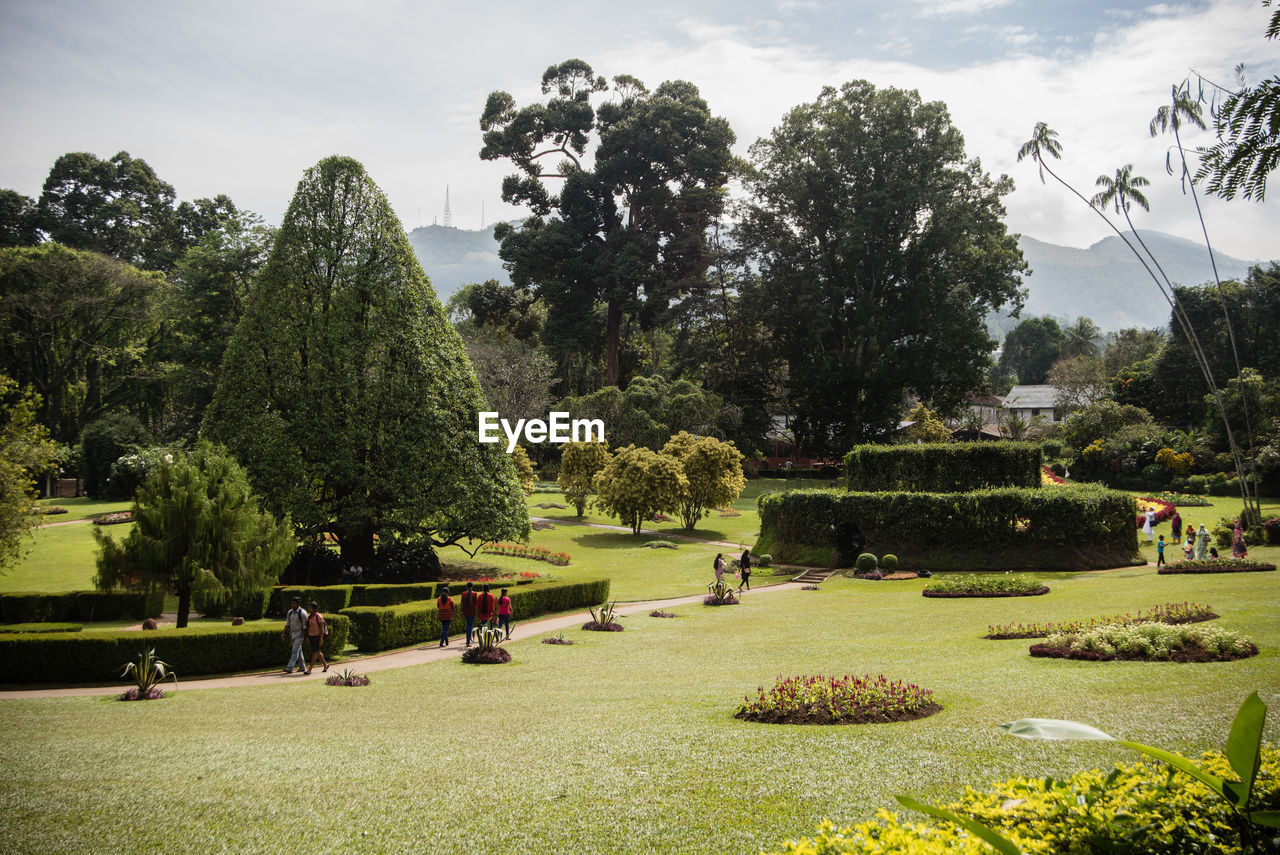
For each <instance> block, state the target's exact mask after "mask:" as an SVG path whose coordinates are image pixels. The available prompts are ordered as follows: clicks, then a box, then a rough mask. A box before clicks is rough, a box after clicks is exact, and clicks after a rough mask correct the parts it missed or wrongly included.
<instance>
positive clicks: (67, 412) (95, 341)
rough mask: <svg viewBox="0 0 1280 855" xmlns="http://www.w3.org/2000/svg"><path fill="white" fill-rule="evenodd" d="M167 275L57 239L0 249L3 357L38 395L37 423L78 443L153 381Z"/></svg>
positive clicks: (16, 376) (0, 358)
mask: <svg viewBox="0 0 1280 855" xmlns="http://www.w3.org/2000/svg"><path fill="white" fill-rule="evenodd" d="M165 291H166V285H165V281H164V279H163V278H162V277H161V276H160V275H159V274H156V273H143V272H142V271H140V270H137V269H135V268H133V267H130V266H129V265H127V264H124V263H122V262H120V261H117V260H116V259H114V258H108V257H107V256H105V255H100V254H98V253H96V252H80V251H77V250H73V249H68V248H67V247H65V246H62V245H60V244H56V243H46V244H41V245H40V246H35V247H20V248H15V249H6V250H0V364H3V365H4V366H5V367H6V369H7V370H8V371H9V372H11V373H12V375H13V377H14V379H16V380H17V381H18V382H19V383H21V384H23V385H30V386H31V387H32V388H33V389H35V391H36V392H37V393H39V395H40V398H41V404H40V412H39V420H40V423H41V424H43V425H45V426H46V427H47V428H49V432H50V433H51V434H52V435H53V438H54V439H56V440H58V441H59V442H64V443H70V442H75V440H76V438H77V437H78V436H79V435H80V430H81V428H83V427H84V425H85V424H87V423H88V422H90V421H92V420H94V419H95V418H97V417H98V416H100V415H102V414H103V413H105V412H107V411H109V410H112V409H115V408H121V407H127V406H129V405H131V404H132V403H134V402H136V401H137V400H138V398H139V397H140V395H141V394H142V393H143V392H144V391H145V387H146V386H147V385H148V384H149V383H150V382H151V380H152V371H151V368H150V367H149V366H148V365H147V351H148V348H149V346H150V345H151V344H152V343H153V342H154V340H155V338H156V336H157V335H158V334H159V332H160V330H159V323H158V312H157V311H156V308H157V304H158V302H159V301H160V300H161V299H162V298H163V296H164V292H165Z"/></svg>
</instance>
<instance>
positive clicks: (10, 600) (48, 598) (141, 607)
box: [0, 591, 164, 623]
mask: <svg viewBox="0 0 1280 855" xmlns="http://www.w3.org/2000/svg"><path fill="white" fill-rule="evenodd" d="M163 611H164V594H147V593H143V592H139V591H113V592H110V593H106V594H104V593H101V592H99V591H66V592H63V593H57V594H49V593H41V592H34V591H33V592H25V591H23V592H14V593H9V594H0V623H44V622H46V621H57V622H62V623H76V622H82V623H89V622H92V621H108V620H124V619H126V618H129V619H132V620H142V619H144V618H148V617H154V616H156V615H158V614H160V613H161V612H163Z"/></svg>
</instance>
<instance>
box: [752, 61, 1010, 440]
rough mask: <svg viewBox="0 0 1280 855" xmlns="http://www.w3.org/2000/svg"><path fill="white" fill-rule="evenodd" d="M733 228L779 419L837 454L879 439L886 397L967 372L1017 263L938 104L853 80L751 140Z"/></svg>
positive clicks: (944, 396) (946, 401) (951, 387)
mask: <svg viewBox="0 0 1280 855" xmlns="http://www.w3.org/2000/svg"><path fill="white" fill-rule="evenodd" d="M751 154H752V160H753V162H754V165H755V167H756V172H755V173H754V175H753V176H752V177H751V178H750V180H749V181H748V190H749V191H750V194H751V197H750V202H749V204H748V206H747V210H746V211H745V216H744V218H743V221H742V224H741V226H740V228H739V229H738V238H739V240H740V241H741V242H742V243H743V244H744V245H745V246H747V247H749V248H750V249H752V250H753V251H754V252H755V253H756V254H757V256H758V259H759V264H760V277H761V289H762V291H763V296H764V298H765V299H764V305H765V313H766V314H765V317H766V322H767V323H768V324H769V325H770V326H771V327H772V329H773V333H774V336H775V338H776V340H777V342H778V347H779V353H780V355H781V356H782V357H783V358H784V359H785V360H786V361H787V363H788V366H789V383H790V391H791V395H792V397H793V399H794V401H795V405H796V420H795V422H794V427H795V430H796V432H797V434H798V436H799V437H800V438H801V439H802V440H803V441H807V443H808V444H809V445H810V446H811V447H812V448H814V449H819V450H820V449H825V450H830V451H838V450H841V449H845V448H848V447H850V446H851V445H853V444H855V443H857V442H861V441H865V440H867V439H873V438H878V437H883V436H885V435H886V434H887V433H888V432H889V430H890V429H891V428H892V427H893V426H894V425H895V424H896V422H897V419H898V413H899V409H900V406H901V403H902V395H903V392H904V391H905V390H914V391H915V392H916V394H918V395H919V396H920V397H922V398H925V399H928V400H932V401H933V402H934V403H935V404H937V405H938V406H940V407H941V408H943V409H948V408H950V407H952V406H958V405H959V403H960V402H961V401H962V400H963V397H964V395H965V393H966V392H968V391H969V390H970V389H972V388H975V387H977V386H978V385H979V384H980V383H981V382H982V378H983V371H984V369H985V367H986V358H987V354H988V353H989V352H990V350H991V348H992V346H993V345H994V342H992V341H991V339H990V338H989V337H988V335H987V332H986V327H985V324H984V317H985V315H986V313H987V312H988V311H990V310H992V309H995V308H998V307H1000V306H1003V305H1006V304H1010V303H1012V304H1014V305H1015V306H1017V305H1019V301H1020V293H1019V288H1018V286H1019V281H1020V280H1019V274H1020V273H1021V272H1022V271H1024V270H1025V269H1026V266H1025V264H1024V262H1023V260H1022V255H1021V253H1020V252H1019V250H1018V246H1017V241H1016V238H1015V237H1014V236H1012V235H1009V234H1008V233H1007V232H1006V231H1005V227H1004V224H1003V222H1002V221H1001V220H1002V217H1003V215H1004V208H1003V206H1002V205H1001V203H1000V197H1001V196H1002V195H1004V194H1006V193H1008V192H1009V191H1010V190H1011V189H1012V182H1011V181H1009V179H1008V178H1007V177H1001V178H1000V179H998V180H992V179H991V178H990V177H988V176H987V175H986V174H985V173H983V171H982V169H981V166H980V165H979V164H978V163H977V162H976V161H966V160H965V157H964V140H963V139H962V137H961V135H960V132H959V131H958V130H956V129H955V128H954V127H952V125H951V121H950V117H949V116H948V114H947V110H946V107H945V106H944V105H943V104H941V103H937V102H931V103H922V102H921V101H920V97H919V95H917V94H916V93H915V92H904V91H901V90H898V89H883V90H877V89H876V88H875V87H874V86H872V85H871V84H870V83H867V82H865V81H855V82H852V83H847V84H845V85H844V86H842V87H841V88H840V89H833V88H830V87H828V88H826V89H824V90H823V92H822V94H821V96H820V97H819V98H818V100H817V101H816V102H814V103H812V104H802V105H801V106H799V107H797V108H795V109H794V110H792V111H791V112H790V113H789V114H787V115H786V116H785V117H784V118H783V120H782V124H780V125H779V126H778V127H777V128H776V129H774V131H773V133H772V134H771V135H770V136H769V137H767V138H765V139H761V140H759V141H758V142H756V143H755V145H754V146H752V149H751Z"/></svg>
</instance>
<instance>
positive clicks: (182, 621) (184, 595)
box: [178, 587, 191, 629]
mask: <svg viewBox="0 0 1280 855" xmlns="http://www.w3.org/2000/svg"><path fill="white" fill-rule="evenodd" d="M190 617H191V588H190V587H183V588H181V589H179V591H178V629H184V628H185V627H186V625H187V620H188V619H189V618H190Z"/></svg>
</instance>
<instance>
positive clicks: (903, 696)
mask: <svg viewBox="0 0 1280 855" xmlns="http://www.w3.org/2000/svg"><path fill="white" fill-rule="evenodd" d="M941 709H942V705H941V704H939V703H937V702H936V701H935V700H934V699H933V692H931V691H930V690H928V689H922V688H920V687H919V686H917V685H915V684H914V683H904V682H902V681H901V680H893V681H891V680H889V678H887V677H885V676H884V675H883V674H877V675H876V676H874V677H873V676H871V675H870V674H864V675H862V676H860V677H859V676H855V675H853V674H849V675H846V676H843V677H825V676H805V675H801V676H797V677H781V676H779V677H778V682H777V683H776V684H775V685H774V686H773V688H772V689H769V690H767V691H766V690H765V688H764V687H763V686H760V687H758V691H757V694H756V697H754V698H753V697H751V696H750V695H748V696H746V697H744V698H743V700H742V703H741V704H740V705H739V706H738V709H737V711H736V712H735V713H734V714H733V717H734V718H738V719H742V720H743V721H755V722H761V723H764V724H888V723H890V722H895V721H913V720H915V719H918V718H925V717H926V716H930V715H933V714H934V713H936V712H939V711H940V710H941Z"/></svg>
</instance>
